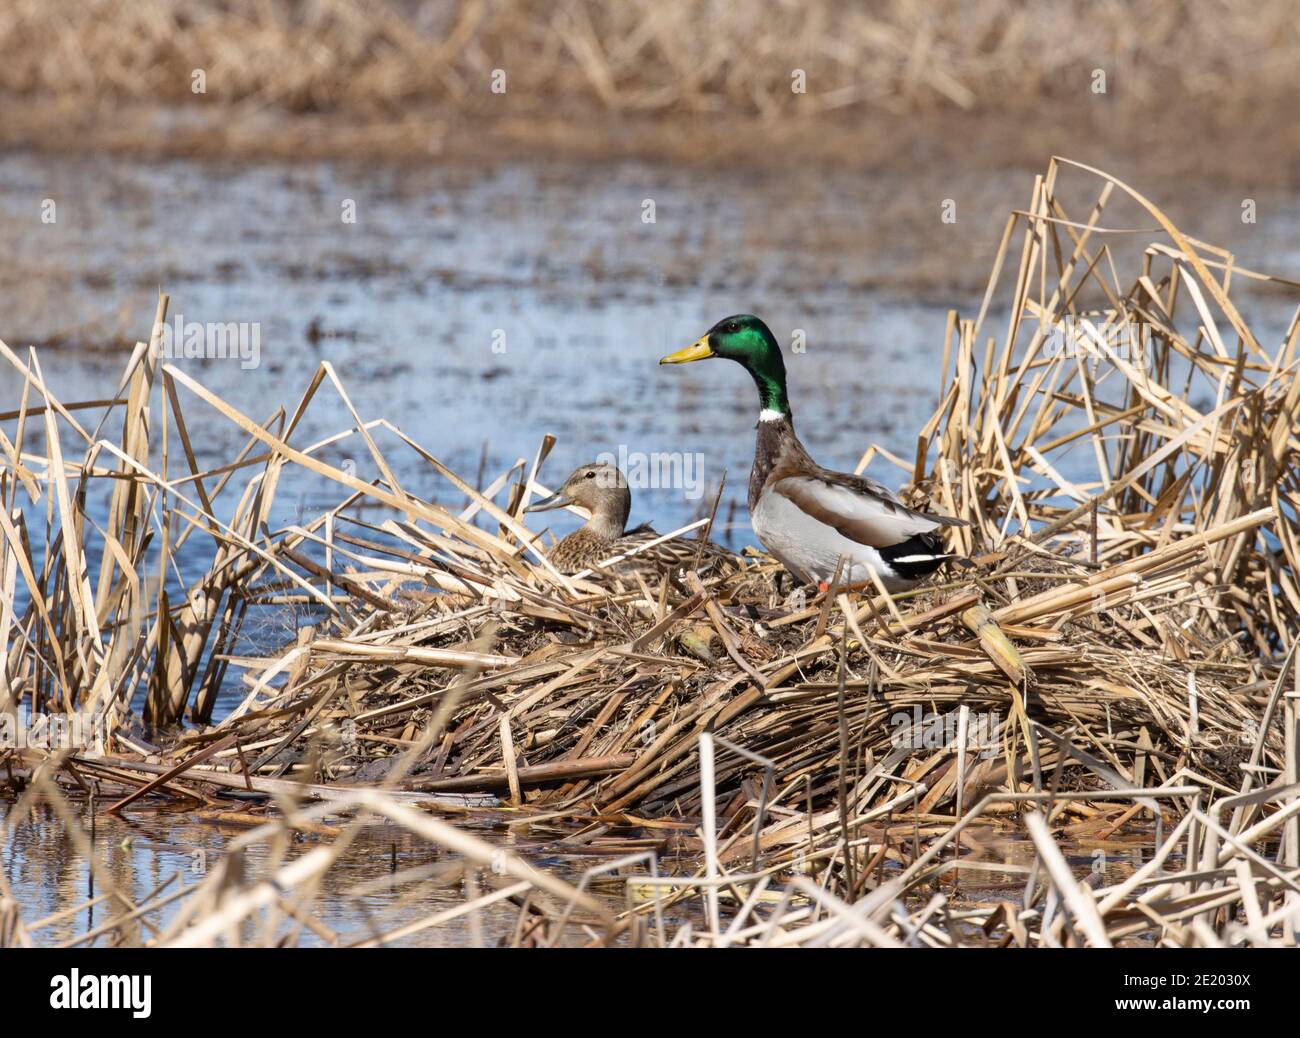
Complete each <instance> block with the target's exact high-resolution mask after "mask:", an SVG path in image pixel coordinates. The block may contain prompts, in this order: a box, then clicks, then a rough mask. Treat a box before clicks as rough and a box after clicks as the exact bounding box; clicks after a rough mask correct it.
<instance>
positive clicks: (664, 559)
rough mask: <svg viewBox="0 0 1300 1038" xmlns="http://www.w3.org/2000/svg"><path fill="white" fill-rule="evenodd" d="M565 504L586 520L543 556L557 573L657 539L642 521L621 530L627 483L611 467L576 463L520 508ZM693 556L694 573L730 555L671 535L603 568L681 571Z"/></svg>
mask: <svg viewBox="0 0 1300 1038" xmlns="http://www.w3.org/2000/svg"><path fill="white" fill-rule="evenodd" d="M565 505H578V506H580V507H582V508H585V509H586V510H587V511H588V512H590V513H591V518H590V519H588V520H587V522H586V524H585V525H584V526H581V527H580V528H578V529H577V530H574V531H573V533H571V534H569V535H568V536H567V537H564V538H563V539H561V541H560V543H559V544H557V545H556V546H555V547H554V548H553V549H552V550H551V552H550V553H549V554H548V556H547V557H548V558H549V559H550V560H551V565H553V566H554V567H555V568H556V569H558V570H559V571H560V572H561V573H565V574H571V573H579V572H581V571H582V570H584V569H591V568H593V567H594V566H595V565H596V563H598V562H603V561H604V560H605V559H608V558H610V557H611V556H614V555H622V554H624V553H626V552H630V551H632V550H633V549H635V548H639V547H641V546H642V545H645V544H648V543H649V542H651V541H654V540H658V538H659V536H660V535H659V534H657V533H655V532H654V530H653V529H652V528H651V527H650V524H649V523H642V524H641V525H640V526H638V527H636V528H635V529H633V530H628V531H626V532H624V527H626V526H627V517H628V514H629V513H630V512H631V511H632V493H631V491H629V490H628V488H627V480H626V479H625V478H624V477H623V473H622V472H620V471H619V469H618V466H617V465H611V464H609V463H607V462H601V461H594V462H592V463H591V464H589V465H581V466H579V467H578V468H576V469H574V470H573V474H572V475H571V476H569V478H568V479H566V480H565V481H564V485H563V486H562V487H560V489H559V490H557V491H556V492H555V493H554V494H552V495H551V496H550V497H546V498H543V499H542V500H540V501H538V502H537V503H535V504H532V505H529V506H528V507H527V508H525V509H524V511H525V512H546V511H549V510H550V509H552V508H563V507H564V506H565ZM697 552H698V553H699V559H700V563H699V572H700V573H705V572H708V571H710V570H714V569H717V568H718V567H719V566H720V565H722V564H724V563H725V562H727V561H729V560H730V559H731V558H732V556H730V555H729V554H728V553H727V552H725V551H723V550H722V549H721V548H719V547H718V546H717V545H715V544H711V543H708V542H706V543H705V544H704V545H703V549H702V550H701V545H700V542H699V541H697V540H685V539H684V538H681V537H674V538H672V539H671V540H667V541H664V542H663V543H661V544H656V545H654V546H653V547H650V548H644V549H643V550H641V551H639V552H637V553H636V554H635V555H633V556H631V557H630V558H627V559H622V560H620V561H619V562H617V563H615V564H613V565H612V566H610V567H609V569H611V570H612V571H613V572H615V573H617V574H630V573H633V572H640V573H646V572H663V571H665V570H667V571H669V572H673V573H676V572H677V571H678V570H681V569H695V568H696V567H695V559H696V554H697Z"/></svg>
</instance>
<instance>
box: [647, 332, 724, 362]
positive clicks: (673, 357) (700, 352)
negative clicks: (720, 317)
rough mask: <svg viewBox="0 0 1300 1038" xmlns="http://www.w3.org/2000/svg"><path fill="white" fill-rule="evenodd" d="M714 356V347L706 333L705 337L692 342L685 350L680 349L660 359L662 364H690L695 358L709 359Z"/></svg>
mask: <svg viewBox="0 0 1300 1038" xmlns="http://www.w3.org/2000/svg"><path fill="white" fill-rule="evenodd" d="M712 356H713V348H712V347H711V346H710V345H709V337H708V336H707V335H706V336H705V337H704V338H703V339H698V340H697V341H695V342H693V343H691V345H689V346H687V347H686V349H684V350H678V351H677V352H676V353H670V354H668V356H666V357H663V358H661V359H660V361H659V363H660V364H689V363H690V362H691V361H693V360H707V359H708V358H709V357H712Z"/></svg>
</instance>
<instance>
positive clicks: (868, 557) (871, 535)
mask: <svg viewBox="0 0 1300 1038" xmlns="http://www.w3.org/2000/svg"><path fill="white" fill-rule="evenodd" d="M709 357H726V358H728V359H729V360H734V361H737V362H739V363H740V364H741V365H743V366H744V368H745V370H746V371H748V372H749V374H750V376H751V377H752V378H753V379H754V384H755V385H756V386H757V387H758V398H759V406H760V410H759V413H758V439H757V443H756V444H755V447H754V467H753V470H752V471H751V472H750V475H749V515H750V522H751V523H752V524H753V527H754V533H755V534H756V535H757V536H758V539H759V540H760V541H761V542H762V543H763V546H764V547H765V548H767V550H768V551H770V552H771V553H772V554H773V555H775V556H776V557H777V559H779V560H780V561H781V563H782V564H783V565H784V566H785V568H786V569H788V570H789V571H790V572H791V573H792V574H793V575H794V577H795V579H796V580H798V581H800V582H801V583H812V582H817V583H819V584H824V583H827V582H829V581H830V580H831V579H833V578H834V576H835V571H836V567H837V565H839V560H840V559H841V558H843V559H844V568H843V570H842V571H841V580H842V581H843V582H846V583H850V584H854V583H858V582H860V581H867V580H870V579H871V574H870V571H872V570H874V571H875V572H876V574H877V575H878V576H879V577H880V579H881V582H882V583H883V584H884V585H885V587H886V588H887V589H889V590H890V591H902V590H905V589H907V588H910V587H913V586H915V585H916V584H917V583H918V582H920V581H921V580H922V579H923V578H925V577H926V576H928V575H929V574H931V573H933V572H934V571H935V570H936V569H938V568H939V567H940V566H941V565H942V564H943V562H944V560H945V559H950V558H952V557H953V555H952V553H949V552H946V551H944V546H943V541H942V540H940V538H939V536H938V534H937V533H935V531H936V530H937V529H938V528H939V527H941V526H964V525H965V523H964V522H962V520H960V519H950V518H948V517H946V516H940V515H928V514H926V513H925V512H918V511H917V510H916V509H913V508H908V507H907V506H906V505H904V504H903V503H902V502H901V501H899V500H898V498H897V497H895V496H894V495H893V494H892V493H890V492H889V491H888V490H887V489H885V487H884V486H882V485H881V484H879V483H877V482H876V481H875V480H872V479H866V478H865V477H862V476H853V475H849V474H848V473H845V472H832V471H831V470H830V469H824V468H822V467H821V466H820V465H818V464H817V463H816V462H815V461H813V460H812V458H811V457H809V455H808V452H807V451H806V450H805V449H804V446H803V444H802V443H800V442H799V438H798V437H797V436H795V434H794V419H793V417H792V415H791V413H790V403H789V401H788V400H787V398H786V390H785V363H784V361H783V360H782V358H781V347H780V346H778V345H777V342H776V339H775V338H774V337H773V335H772V332H771V331H770V330H769V329H768V327H767V325H765V324H764V323H763V322H762V321H760V320H759V319H758V318H757V317H753V316H751V315H749V314H740V315H737V316H735V317H728V318H726V319H724V320H721V321H719V322H718V323H717V324H715V325H714V326H713V327H712V328H710V329H709V331H708V334H706V335H705V336H704V337H703V338H702V339H700V340H699V341H697V342H696V343H695V344H694V345H691V346H688V347H687V348H686V349H684V350H679V351H678V352H677V353H673V354H671V355H669V356H667V357H664V358H663V359H662V360H661V361H660V362H659V363H660V364H687V363H689V362H691V361H696V360H705V359H706V358H709Z"/></svg>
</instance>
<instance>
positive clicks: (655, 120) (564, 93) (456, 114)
mask: <svg viewBox="0 0 1300 1038" xmlns="http://www.w3.org/2000/svg"><path fill="white" fill-rule="evenodd" d="M1298 13H1300V11H1298V10H1297V5H1296V3H1294V2H1292V0H1257V2H1252V3H1241V2H1224V0H1139V2H1134V3H1118V2H1113V0H1083V2H1078V0H1074V2H1067V0H1043V2H1035V3H1024V2H1016V0H977V2H957V0H936V2H922V0H878V2H873V3H866V4H861V5H859V4H844V3H839V2H835V0H806V2H794V0H739V2H737V0H728V2H722V0H685V2H677V3H662V2H653V0H623V2H619V3H605V2H600V0H562V2H559V3H554V2H544V0H444V2H423V0H221V2H216V3H207V2H198V0H10V2H7V3H6V4H5V5H4V7H3V10H0V100H3V109H4V112H5V114H4V116H3V117H2V118H0V143H8V144H25V145H46V146H53V147H60V146H69V145H75V146H87V145H88V146H92V147H96V146H103V147H119V148H121V147H130V148H137V149H138V148H146V149H150V150H160V151H172V152H187V151H196V150H202V151H208V152H213V151H215V152H227V153H235V154H238V153H244V154H249V153H271V154H275V153H282V154H301V153H303V152H304V151H306V152H307V153H315V154H348V153H352V152H365V153H369V154H374V153H375V151H376V149H378V152H379V153H380V154H389V155H392V156H393V157H401V156H417V155H426V154H429V153H436V154H454V153H457V152H464V151H466V150H469V149H473V150H475V151H476V152H480V153H481V152H483V151H484V150H486V149H490V148H492V147H499V148H506V149H512V150H519V149H521V148H528V149H534V150H535V149H537V148H541V147H544V148H548V149H552V150H561V151H567V152H572V151H581V152H587V153H604V152H612V153H639V152H654V153H656V154H660V155H662V154H665V153H667V154H672V155H677V156H682V157H690V156H695V157H697V158H700V159H704V160H708V159H710V158H716V157H718V156H720V155H721V156H725V157H727V158H734V157H741V156H743V157H745V158H748V159H750V160H752V161H763V160H772V159H775V160H778V161H780V160H789V158H790V155H789V153H788V152H783V153H781V154H775V155H774V154H772V147H773V145H780V144H782V143H785V144H787V145H793V144H797V145H798V146H799V147H801V148H804V149H812V151H813V152H814V153H815V155H816V157H818V158H824V157H827V156H828V155H831V154H834V153H836V152H839V153H842V154H843V155H844V157H846V158H858V159H860V158H864V157H865V158H867V159H869V160H875V161H879V160H884V159H889V158H894V157H896V155H897V152H898V151H899V150H901V149H904V148H906V147H907V145H908V144H909V140H910V139H912V138H914V137H915V136H916V135H917V133H918V132H921V133H924V134H925V135H926V136H927V138H928V139H929V140H930V143H931V146H932V147H937V148H940V149H943V150H946V151H952V152H956V153H958V154H961V155H966V156H970V157H971V158H972V160H977V159H979V158H981V157H983V156H989V157H991V158H994V159H999V160H1002V161H1005V160H1007V159H1017V158H1021V157H1024V158H1028V159H1031V160H1032V161H1033V162H1034V164H1035V165H1037V164H1038V162H1040V161H1041V159H1042V155H1043V150H1042V149H1046V148H1061V147H1062V146H1063V145H1064V144H1065V143H1068V142H1074V141H1076V140H1077V138H1079V137H1080V136H1082V137H1085V138H1091V139H1092V143H1093V144H1095V145H1101V146H1104V145H1105V144H1107V143H1110V142H1112V141H1113V140H1122V141H1123V142H1124V146H1125V148H1129V149H1131V148H1132V147H1133V146H1135V145H1136V144H1140V145H1141V146H1143V147H1153V148H1157V147H1158V148H1165V149H1166V150H1168V151H1170V152H1172V153H1175V154H1178V153H1181V152H1183V150H1184V148H1183V145H1185V144H1197V143H1199V144H1204V143H1205V139H1204V138H1205V135H1206V134H1208V133H1211V132H1213V133H1215V134H1216V135H1219V136H1218V137H1217V139H1216V142H1215V143H1216V147H1215V148H1212V149H1211V148H1204V147H1201V148H1198V149H1197V151H1198V158H1197V160H1196V161H1197V162H1198V163H1202V164H1203V163H1206V162H1209V163H1212V164H1214V165H1215V167H1216V172H1221V173H1227V174H1234V173H1235V174H1240V173H1242V172H1243V167H1249V168H1250V169H1251V171H1252V173H1253V175H1256V176H1259V175H1265V176H1268V177H1270V178H1272V179H1274V180H1276V179H1279V178H1282V179H1286V178H1288V177H1290V176H1292V175H1293V171H1292V161H1291V156H1292V155H1295V154H1300V144H1298V141H1300V129H1297V128H1296V127H1295V125H1294V124H1295V121H1294V120H1293V119H1291V118H1289V113H1290V112H1291V111H1292V109H1293V107H1294V69H1295V61H1294V57H1295V53H1296V44H1297V40H1298V38H1300V29H1298V28H1297V26H1298V25H1300V18H1297V14H1298ZM196 69H201V70H202V71H203V74H204V77H205V79H206V82H205V83H204V87H205V92H204V93H202V94H196V93H195V92H194V72H195V70H196ZM494 70H502V71H503V72H504V74H505V92H504V93H499V92H497V93H494V92H493V89H492V85H493V74H494ZM800 70H801V71H802V73H803V75H804V77H805V81H806V92H804V93H797V92H795V90H794V89H792V87H793V85H794V83H795V77H796V76H797V75H798V72H799V71H800ZM1096 70H1101V71H1102V72H1104V74H1105V77H1106V81H1105V84H1104V86H1105V91H1104V93H1099V92H1097V90H1096V87H1097V86H1098V85H1099V83H1098V80H1097V79H1096V78H1095V76H1096ZM497 83H498V87H499V85H500V80H499V79H498V80H497ZM918 116H923V117H924V118H918ZM295 117H296V118H295ZM579 117H580V118H579ZM828 120H830V121H831V122H832V123H834V124H835V125H836V126H837V127H838V128H840V129H841V130H842V131H843V132H841V133H838V134H831V135H828V134H827V133H826V132H825V125H826V123H827V121H828ZM729 123H735V124H741V125H743V124H745V123H750V124H753V125H755V126H757V127H759V128H761V129H762V130H763V134H762V136H759V137H755V136H754V135H752V134H746V133H737V132H725V131H724V130H721V129H720V128H719V127H720V124H721V125H722V126H727V125H728V124H729ZM954 128H956V129H954ZM961 129H964V130H965V131H966V132H964V133H963V132H960V131H961ZM940 130H942V132H939V131H940ZM1223 134H1227V135H1228V137H1229V138H1230V140H1229V141H1228V142H1227V144H1228V146H1226V147H1225V146H1224V144H1225V141H1224V140H1223V139H1222V135H1223ZM1076 150H1077V149H1076Z"/></svg>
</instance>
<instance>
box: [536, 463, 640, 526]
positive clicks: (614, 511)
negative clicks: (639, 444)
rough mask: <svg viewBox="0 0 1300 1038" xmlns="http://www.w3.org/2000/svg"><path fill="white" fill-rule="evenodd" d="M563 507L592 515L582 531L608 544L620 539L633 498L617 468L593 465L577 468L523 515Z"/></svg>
mask: <svg viewBox="0 0 1300 1038" xmlns="http://www.w3.org/2000/svg"><path fill="white" fill-rule="evenodd" d="M565 505H577V506H578V507H580V508H585V509H586V510H587V511H588V512H590V513H591V518H590V519H588V520H587V524H586V526H585V527H584V529H587V530H590V531H591V532H592V533H594V534H596V535H597V536H599V537H602V538H605V539H607V540H611V541H612V540H615V539H616V538H618V537H621V536H622V535H623V528H624V527H625V526H627V517H628V515H629V514H630V513H631V511H632V494H631V492H630V491H629V490H628V488H627V480H626V479H625V478H624V477H623V473H621V472H620V471H619V470H618V466H617V465H611V464H610V463H609V462H603V461H593V462H592V463H591V464H589V465H580V466H578V467H577V468H576V469H574V470H573V474H572V475H570V476H569V478H568V479H566V480H565V481H564V484H563V485H562V486H561V487H560V489H559V490H557V491H556V492H555V493H554V494H552V495H551V496H550V497H546V498H543V499H542V500H540V501H538V502H536V503H535V504H531V505H529V506H528V507H527V508H525V509H524V511H525V512H546V511H549V510H550V509H552V508H563V507H564V506H565Z"/></svg>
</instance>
